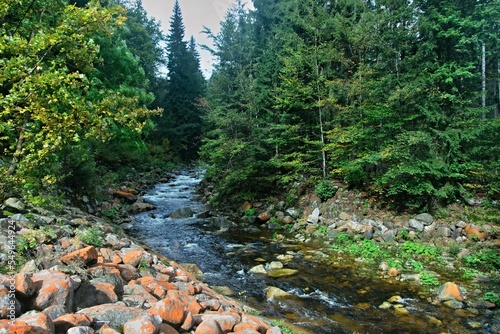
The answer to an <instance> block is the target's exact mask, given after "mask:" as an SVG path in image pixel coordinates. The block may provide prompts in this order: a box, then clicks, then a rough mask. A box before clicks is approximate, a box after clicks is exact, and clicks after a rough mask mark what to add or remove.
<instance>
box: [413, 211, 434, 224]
mask: <svg viewBox="0 0 500 334" xmlns="http://www.w3.org/2000/svg"><path fill="white" fill-rule="evenodd" d="M415 219H416V220H418V221H420V222H422V223H424V225H430V224H432V223H433V222H434V218H433V217H432V216H431V215H430V214H428V213H421V214H418V215H416V216H415Z"/></svg>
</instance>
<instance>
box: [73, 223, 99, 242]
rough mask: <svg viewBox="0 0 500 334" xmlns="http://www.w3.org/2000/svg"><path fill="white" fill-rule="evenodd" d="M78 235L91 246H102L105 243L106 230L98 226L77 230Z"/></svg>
mask: <svg viewBox="0 0 500 334" xmlns="http://www.w3.org/2000/svg"><path fill="white" fill-rule="evenodd" d="M76 237H77V238H78V239H80V240H81V241H82V242H84V243H86V244H87V245H90V246H95V247H101V246H102V244H103V243H104V232H103V231H102V230H101V229H100V228H99V227H97V226H93V227H89V228H86V229H84V230H77V232H76Z"/></svg>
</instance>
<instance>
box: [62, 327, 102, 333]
mask: <svg viewBox="0 0 500 334" xmlns="http://www.w3.org/2000/svg"><path fill="white" fill-rule="evenodd" d="M94 333H95V331H94V329H93V328H92V327H89V326H77V327H72V328H70V329H68V331H67V332H66V334H94Z"/></svg>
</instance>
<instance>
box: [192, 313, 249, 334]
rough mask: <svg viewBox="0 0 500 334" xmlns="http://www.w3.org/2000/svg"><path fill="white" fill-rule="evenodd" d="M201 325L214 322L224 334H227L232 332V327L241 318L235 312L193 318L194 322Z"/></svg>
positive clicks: (207, 314)
mask: <svg viewBox="0 0 500 334" xmlns="http://www.w3.org/2000/svg"><path fill="white" fill-rule="evenodd" d="M200 320H201V323H203V322H205V321H209V320H214V321H215V322H216V323H217V324H218V325H219V326H220V328H221V329H222V331H223V332H224V333H229V332H231V331H232V330H233V328H234V326H235V325H236V324H237V323H239V322H240V321H241V316H240V315H239V314H238V313H235V312H225V313H204V314H200V315H197V316H195V322H196V323H199V322H200ZM197 332H198V330H197V331H196V332H195V333H197Z"/></svg>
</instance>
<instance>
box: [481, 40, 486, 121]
mask: <svg viewBox="0 0 500 334" xmlns="http://www.w3.org/2000/svg"><path fill="white" fill-rule="evenodd" d="M481 59H482V71H481V73H482V78H483V85H482V86H483V90H482V92H483V93H482V99H481V107H483V114H482V117H483V119H485V118H486V113H485V110H486V44H485V43H483V45H482V57H481Z"/></svg>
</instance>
